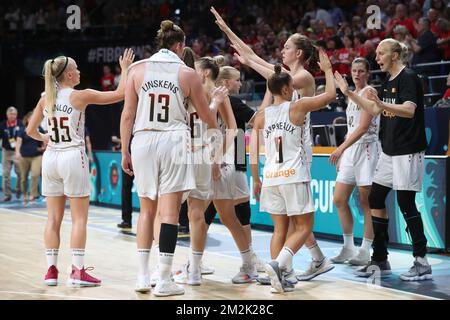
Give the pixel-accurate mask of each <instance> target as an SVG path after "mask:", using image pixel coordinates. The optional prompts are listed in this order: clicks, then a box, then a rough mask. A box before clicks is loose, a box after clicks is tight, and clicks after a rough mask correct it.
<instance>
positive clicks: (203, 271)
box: [200, 262, 215, 275]
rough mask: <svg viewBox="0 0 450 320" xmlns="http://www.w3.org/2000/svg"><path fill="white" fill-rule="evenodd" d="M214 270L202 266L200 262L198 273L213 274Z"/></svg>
mask: <svg viewBox="0 0 450 320" xmlns="http://www.w3.org/2000/svg"><path fill="white" fill-rule="evenodd" d="M214 271H215V270H214V268H213V267H210V266H204V265H203V263H202V262H200V273H201V274H202V275H205V274H213V273H214Z"/></svg>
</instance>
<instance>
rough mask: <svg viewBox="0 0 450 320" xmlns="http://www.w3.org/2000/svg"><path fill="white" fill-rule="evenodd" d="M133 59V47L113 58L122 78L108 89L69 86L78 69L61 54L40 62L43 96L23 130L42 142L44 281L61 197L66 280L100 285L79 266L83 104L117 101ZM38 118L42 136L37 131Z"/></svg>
mask: <svg viewBox="0 0 450 320" xmlns="http://www.w3.org/2000/svg"><path fill="white" fill-rule="evenodd" d="M133 59H134V54H133V51H132V50H130V49H126V50H125V52H124V55H123V57H122V56H121V57H120V59H119V63H120V66H121V69H122V79H123V80H121V82H120V84H119V86H118V87H117V89H116V90H115V91H109V92H100V91H96V90H92V89H86V90H75V89H74V87H75V86H77V85H78V84H79V83H80V71H79V70H78V67H77V64H76V62H75V61H74V60H73V59H72V58H69V57H64V56H62V57H57V58H55V59H51V60H47V61H46V62H45V65H44V76H45V95H42V97H41V99H40V100H39V102H38V104H37V106H36V108H35V110H34V112H33V116H32V117H31V120H30V122H29V124H28V127H27V134H28V135H29V136H30V137H32V138H33V139H36V140H39V141H45V142H47V143H48V146H47V149H46V151H45V152H44V155H43V157H42V194H43V195H44V196H45V197H46V202H47V209H48V220H47V224H46V226H45V233H44V242H45V248H46V256H47V264H48V271H47V274H46V276H45V283H46V284H47V285H51V286H55V285H57V283H58V269H57V258H58V251H59V245H60V229H61V222H62V219H63V216H64V208H65V204H66V198H69V200H70V210H71V216H72V234H71V240H70V247H71V249H72V271H71V274H70V276H69V279H68V281H67V283H68V285H71V286H98V285H100V283H101V281H100V280H99V279H96V278H94V277H92V276H90V275H89V274H88V273H87V272H86V270H87V269H86V268H85V267H84V252H85V246H86V224H87V218H88V209H89V194H90V183H89V160H88V158H87V156H86V151H85V139H84V121H85V109H86V107H87V106H88V105H89V104H97V105H104V104H113V103H116V102H119V101H121V100H123V98H124V92H125V79H126V75H127V70H128V66H129V65H130V64H131V63H132V62H133ZM44 117H45V120H46V122H47V129H48V133H47V134H42V133H40V132H39V131H38V130H37V129H38V127H39V124H40V123H41V122H42V119H43V118H44Z"/></svg>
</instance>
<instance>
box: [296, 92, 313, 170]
mask: <svg viewBox="0 0 450 320" xmlns="http://www.w3.org/2000/svg"><path fill="white" fill-rule="evenodd" d="M298 99H300V95H299V94H298V92H297V91H295V90H294V93H292V101H296V100H298ZM304 126H305V151H306V156H307V158H308V162H309V163H311V162H312V159H313V143H312V132H311V112H308V113H307V114H306V116H305V120H304Z"/></svg>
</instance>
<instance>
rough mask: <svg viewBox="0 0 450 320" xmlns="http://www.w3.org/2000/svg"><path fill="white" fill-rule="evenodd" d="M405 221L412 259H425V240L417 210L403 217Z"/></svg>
mask: <svg viewBox="0 0 450 320" xmlns="http://www.w3.org/2000/svg"><path fill="white" fill-rule="evenodd" d="M403 218H405V221H406V226H407V227H406V232H409V234H410V236H411V242H412V246H413V255H414V257H422V258H423V257H425V255H426V254H427V238H426V237H425V233H424V230H423V222H422V217H421V215H420V212H419V211H417V209H415V210H413V211H412V212H411V211H410V212H408V213H406V214H404V215H403Z"/></svg>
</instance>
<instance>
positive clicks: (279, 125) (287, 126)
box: [265, 122, 296, 138]
mask: <svg viewBox="0 0 450 320" xmlns="http://www.w3.org/2000/svg"><path fill="white" fill-rule="evenodd" d="M295 129H296V128H295V127H294V126H292V125H291V124H289V123H286V122H277V123H274V124H273V125H271V126H270V127H267V129H266V130H265V135H266V138H268V137H269V136H270V134H271V133H273V132H274V131H275V130H284V131H287V132H289V133H290V134H294V132H295Z"/></svg>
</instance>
